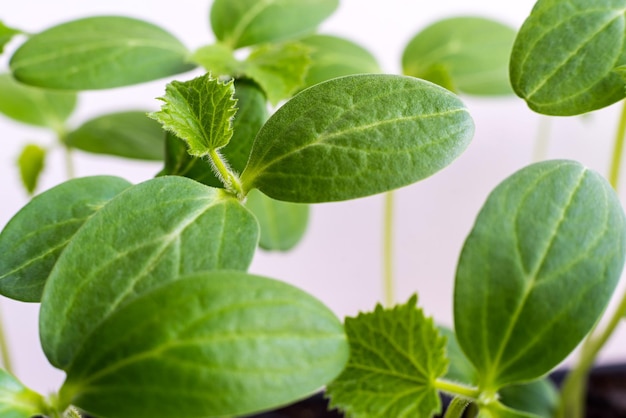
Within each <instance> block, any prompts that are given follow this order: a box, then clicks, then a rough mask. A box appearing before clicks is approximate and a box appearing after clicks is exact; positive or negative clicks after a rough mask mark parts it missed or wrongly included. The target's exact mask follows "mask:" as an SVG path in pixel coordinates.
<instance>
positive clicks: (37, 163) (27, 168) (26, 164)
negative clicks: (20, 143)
mask: <svg viewBox="0 0 626 418" xmlns="http://www.w3.org/2000/svg"><path fill="white" fill-rule="evenodd" d="M45 159H46V150H45V149H44V148H42V147H40V146H39V145H37V144H27V145H26V146H24V148H22V152H21V153H20V156H19V157H18V159H17V165H18V167H19V169H20V177H21V179H22V184H23V185H24V188H25V189H26V191H27V192H28V194H31V195H32V194H33V193H34V192H35V189H36V188H37V182H38V181H39V175H40V174H41V172H42V171H43V167H44V162H45Z"/></svg>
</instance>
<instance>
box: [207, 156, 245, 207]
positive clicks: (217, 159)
mask: <svg viewBox="0 0 626 418" xmlns="http://www.w3.org/2000/svg"><path fill="white" fill-rule="evenodd" d="M209 157H210V159H211V164H212V165H213V168H214V169H215V172H216V174H217V175H218V177H219V178H220V180H222V183H224V187H226V190H228V191H229V192H231V193H232V194H234V195H235V196H237V198H238V199H243V198H244V196H245V192H244V191H243V186H242V184H241V180H239V176H237V175H236V174H235V173H234V172H233V171H232V169H231V168H230V166H229V165H228V163H227V162H226V161H225V160H224V159H223V157H222V156H221V155H220V153H219V152H217V150H214V149H212V150H211V151H210V152H209Z"/></svg>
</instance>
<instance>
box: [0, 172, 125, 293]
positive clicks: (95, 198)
mask: <svg viewBox="0 0 626 418" xmlns="http://www.w3.org/2000/svg"><path fill="white" fill-rule="evenodd" d="M130 186H131V184H130V183H129V182H127V181H126V180H124V179H121V178H119V177H109V176H95V177H84V178H78V179H74V180H69V181H67V182H65V183H62V184H60V185H58V186H56V187H53V188H52V189H49V190H47V191H45V192H43V193H42V194H40V195H38V196H35V197H34V198H33V199H32V200H31V201H30V202H29V203H28V204H27V205H26V206H24V207H23V208H22V209H21V210H20V211H19V212H18V213H17V214H15V216H13V218H12V219H11V220H10V221H9V223H7V225H6V226H5V227H4V229H3V230H2V232H1V233H0V254H2V257H0V293H1V294H2V295H4V296H7V297H10V298H12V299H17V300H21V301H25V302H39V300H40V299H41V293H42V291H43V287H44V285H45V283H46V280H47V279H48V276H49V275H50V271H51V270H52V268H53V267H54V265H55V263H56V262H57V259H58V258H59V255H60V254H61V252H62V251H63V249H64V248H65V247H66V246H67V244H68V242H70V241H71V240H72V238H73V237H74V235H75V234H76V232H77V231H78V230H79V228H80V227H81V226H82V225H83V224H84V223H85V222H86V221H87V219H89V218H90V217H91V216H92V215H93V214H94V213H95V212H97V211H98V210H100V208H101V207H103V206H104V205H105V204H106V203H107V202H108V201H109V200H111V199H112V198H113V197H114V196H116V195H118V194H119V193H121V192H122V191H124V190H125V189H127V188H128V187H130Z"/></svg>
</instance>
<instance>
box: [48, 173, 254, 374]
mask: <svg viewBox="0 0 626 418" xmlns="http://www.w3.org/2000/svg"><path fill="white" fill-rule="evenodd" d="M257 241H258V225H257V222H256V220H255V219H254V216H253V215H252V214H251V213H250V212H248V210H246V209H245V208H244V207H243V206H242V205H241V204H240V203H239V202H238V201H237V200H235V199H234V198H232V197H229V195H228V194H227V193H225V192H223V191H222V190H218V189H212V188H209V187H206V186H203V185H201V184H199V183H197V182H195V181H193V180H189V179H186V178H184V177H159V178H157V179H153V180H150V181H147V182H145V183H141V184H139V185H137V186H134V187H132V188H130V189H128V190H127V191H125V192H124V193H122V194H120V195H119V196H117V197H116V198H114V199H112V200H111V201H110V202H109V203H108V204H107V205H106V206H105V207H104V208H102V209H101V210H99V211H98V212H97V213H96V214H95V215H94V216H93V217H92V218H91V219H89V221H87V222H86V223H85V225H84V226H83V227H82V228H81V229H80V230H79V231H78V232H77V233H76V235H75V236H74V238H73V239H72V241H71V242H70V243H69V245H68V246H67V248H66V249H65V251H64V252H63V253H62V254H61V257H59V260H58V261H57V264H56V265H55V267H54V270H53V271H52V273H51V274H50V277H49V279H48V283H47V285H46V287H45V290H44V294H43V296H42V301H41V313H40V334H41V341H42V345H43V347H44V351H45V353H46V355H47V357H48V360H50V362H51V363H52V364H53V365H55V366H57V367H59V368H61V369H64V368H66V367H67V366H68V365H69V364H70V363H71V361H72V359H73V357H74V355H75V353H76V351H77V350H78V348H79V347H81V345H82V343H83V342H84V341H85V338H86V337H87V336H88V335H89V333H90V332H91V331H93V330H94V329H95V328H96V327H97V326H98V325H99V324H100V323H101V322H102V321H104V320H105V319H106V318H107V317H108V316H109V315H111V314H112V313H113V312H114V311H115V310H116V309H118V308H119V307H121V306H122V305H124V304H126V303H128V302H130V301H131V300H133V299H134V298H136V297H138V296H139V295H141V294H143V293H145V292H147V291H149V290H150V289H152V288H154V287H155V286H158V285H160V284H162V283H165V282H168V281H173V280H176V279H177V278H178V277H180V275H184V274H190V273H195V272H199V271H207V270H216V269H235V270H246V269H247V268H248V266H249V264H250V262H251V260H252V256H253V254H254V251H255V249H256V246H257Z"/></svg>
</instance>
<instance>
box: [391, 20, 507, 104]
mask: <svg viewBox="0 0 626 418" xmlns="http://www.w3.org/2000/svg"><path fill="white" fill-rule="evenodd" d="M515 34H516V32H515V30H514V29H513V28H511V27H509V26H507V25H504V24H502V23H500V22H496V21H494V20H491V19H486V18H482V17H454V18H449V19H444V20H441V21H438V22H436V23H434V24H432V25H430V26H428V27H427V28H425V29H424V30H422V31H421V32H420V33H418V34H417V35H415V37H414V38H413V39H411V41H410V42H409V43H408V45H407V46H406V48H405V50H404V53H403V55H402V69H403V71H404V73H405V74H407V75H411V76H413V77H419V78H423V79H425V80H428V81H432V82H433V83H437V84H440V85H441V86H443V87H446V88H448V89H450V90H452V91H454V92H462V93H467V94H475V95H503V94H511V93H512V91H511V83H510V82H509V73H508V68H509V57H510V54H511V48H512V47H513V42H514V40H515Z"/></svg>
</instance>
